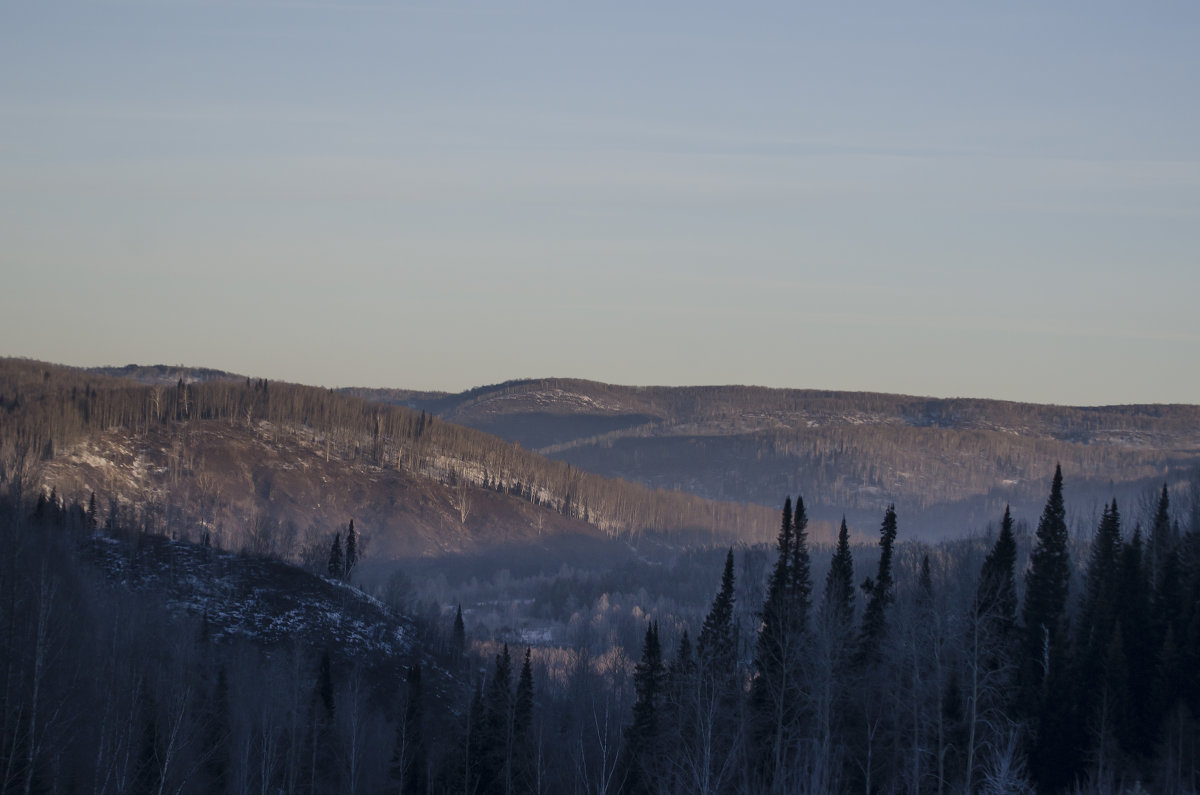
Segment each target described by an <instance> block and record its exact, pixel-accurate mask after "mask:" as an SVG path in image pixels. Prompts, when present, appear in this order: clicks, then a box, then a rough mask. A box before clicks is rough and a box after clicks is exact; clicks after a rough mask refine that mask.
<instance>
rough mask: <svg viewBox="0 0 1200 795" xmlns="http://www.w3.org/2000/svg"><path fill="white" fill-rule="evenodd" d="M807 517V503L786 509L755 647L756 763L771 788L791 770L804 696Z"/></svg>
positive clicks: (786, 504)
mask: <svg viewBox="0 0 1200 795" xmlns="http://www.w3.org/2000/svg"><path fill="white" fill-rule="evenodd" d="M807 526H808V516H807V514H806V513H805V510H804V501H803V500H802V499H800V498H797V500H796V511H795V514H794V517H793V514H792V510H791V500H790V499H787V500H785V501H784V505H783V522H782V526H781V528H780V531H779V539H778V542H777V549H778V554H779V557H778V559H777V561H776V563H775V569H774V571H773V572H772V575H771V579H770V582H769V583H768V586H767V595H766V599H765V600H764V602H763V607H762V611H761V612H760V613H759V618H760V620H761V622H762V623H761V625H760V627H759V631H758V639H757V642H756V645H755V655H754V668H755V678H754V681H753V684H752V687H751V692H750V708H751V721H752V725H751V729H752V731H753V742H754V754H755V759H754V761H755V763H756V764H757V765H758V767H759V768H760V770H759V774H760V775H761V776H762V778H763V781H764V783H766V784H767V785H768V786H772V787H774V786H775V782H778V781H780V780H781V779H782V777H783V776H784V775H785V771H787V770H790V769H791V765H790V760H789V759H787V758H785V757H787V756H788V755H789V752H790V751H791V750H792V749H793V748H794V744H793V741H794V739H795V735H796V732H797V730H798V726H797V724H798V722H799V715H800V711H801V700H802V693H801V689H800V684H801V677H800V673H801V672H800V668H801V665H802V663H803V655H804V646H805V643H806V640H807V637H806V635H807V630H808V609H809V599H810V598H811V591H812V584H811V579H810V575H809V559H808V548H807V532H806V529H807Z"/></svg>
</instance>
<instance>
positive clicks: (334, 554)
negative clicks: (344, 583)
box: [329, 533, 345, 579]
mask: <svg viewBox="0 0 1200 795" xmlns="http://www.w3.org/2000/svg"><path fill="white" fill-rule="evenodd" d="M344 572H345V562H344V559H343V558H342V534H341V533H334V535H333V544H332V545H331V546H330V547H329V576H330V577H336V578H338V579H341V577H342V574H343V573H344Z"/></svg>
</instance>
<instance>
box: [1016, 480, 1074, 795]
mask: <svg viewBox="0 0 1200 795" xmlns="http://www.w3.org/2000/svg"><path fill="white" fill-rule="evenodd" d="M1068 541H1069V538H1068V534H1067V522H1066V510H1065V508H1064V506H1063V485H1062V467H1056V468H1055V470H1054V479H1053V481H1052V482H1051V485H1050V497H1049V498H1048V499H1047V501H1046V507H1045V508H1044V509H1043V511H1042V517H1041V519H1040V520H1039V521H1038V529H1037V535H1036V540H1035V542H1034V548H1033V552H1032V553H1031V555H1030V565H1029V571H1028V573H1027V574H1026V575H1025V605H1024V608H1023V610H1022V619H1023V623H1024V637H1025V640H1024V648H1023V651H1022V667H1021V671H1022V688H1021V692H1022V700H1023V702H1024V707H1025V714H1026V715H1027V716H1028V717H1029V719H1030V720H1031V724H1032V726H1033V729H1034V730H1033V733H1032V735H1031V737H1032V741H1033V742H1032V745H1031V747H1030V753H1029V761H1030V772H1031V773H1032V775H1033V778H1034V781H1035V782H1036V783H1037V784H1038V786H1039V787H1040V788H1042V789H1049V790H1054V789H1058V788H1061V787H1064V786H1066V785H1068V784H1069V783H1070V782H1071V781H1072V780H1073V779H1074V777H1075V775H1076V774H1077V773H1078V765H1079V762H1080V760H1079V757H1078V742H1077V737H1076V735H1075V731H1076V730H1077V725H1076V724H1075V723H1073V721H1072V720H1071V715H1070V712H1071V707H1072V705H1071V698H1070V694H1071V692H1072V687H1071V677H1070V665H1069V660H1068V658H1067V644H1066V642H1065V641H1066V638H1065V637H1064V634H1065V624H1066V604H1067V592H1068V588H1069V585H1070V580H1071V562H1070V558H1069V551H1068V547H1067V544H1068Z"/></svg>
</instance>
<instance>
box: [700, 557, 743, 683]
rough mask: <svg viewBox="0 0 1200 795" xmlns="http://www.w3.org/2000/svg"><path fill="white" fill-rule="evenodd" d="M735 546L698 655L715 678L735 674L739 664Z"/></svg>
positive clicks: (726, 562)
mask: <svg viewBox="0 0 1200 795" xmlns="http://www.w3.org/2000/svg"><path fill="white" fill-rule="evenodd" d="M733 603H734V593H733V549H732V548H731V549H730V550H729V552H728V554H726V556H725V569H724V571H723V572H722V574H721V590H720V591H718V592H717V595H716V597H715V598H714V599H713V603H712V606H711V607H710V608H709V610H708V615H707V616H706V617H705V619H704V624H703V626H701V628H700V638H699V641H698V643H697V654H698V657H699V660H700V664H701V667H702V668H703V669H705V670H708V671H710V672H712V674H713V675H714V676H715V677H725V676H729V675H732V674H733V672H734V669H735V668H736V666H737V634H736V631H735V628H734V625H733Z"/></svg>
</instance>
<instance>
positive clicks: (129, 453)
mask: <svg viewBox="0 0 1200 795" xmlns="http://www.w3.org/2000/svg"><path fill="white" fill-rule="evenodd" d="M158 380H159V381H161V379H158ZM0 485H2V486H4V487H5V488H8V489H10V490H14V492H15V493H16V494H17V495H18V496H20V495H22V494H26V495H28V494H34V493H36V492H37V490H39V489H42V488H45V489H47V490H49V489H57V490H58V493H59V496H60V497H62V498H64V499H68V500H83V501H86V500H87V499H88V498H89V496H90V494H91V493H93V492H94V493H95V494H96V495H97V496H98V499H99V500H100V502H101V504H102V506H103V508H104V510H105V511H112V510H115V511H119V510H121V507H120V503H121V502H122V501H124V502H126V503H129V504H130V505H131V506H136V509H137V510H138V511H139V519H138V520H139V521H141V522H142V523H143V524H144V526H146V527H147V529H148V530H151V531H152V532H157V531H159V530H160V529H162V528H164V527H165V528H167V529H168V530H169V531H170V532H171V533H173V534H178V535H182V536H185V537H192V538H199V536H200V534H202V533H203V532H205V531H207V532H209V533H210V535H211V536H212V538H213V539H214V540H215V541H218V542H220V543H228V544H229V545H230V546H231V547H233V548H242V547H248V548H259V547H262V546H263V545H267V546H269V547H271V548H275V547H276V546H280V547H285V548H287V550H288V554H289V555H290V556H291V558H292V559H296V557H297V556H300V555H302V554H304V552H305V548H306V545H307V547H309V548H311V547H312V545H313V544H315V543H317V541H318V540H322V543H323V539H325V537H326V535H327V534H328V533H329V532H330V530H331V528H333V527H337V526H341V525H344V524H345V522H346V521H348V520H349V519H350V518H353V517H355V516H359V517H360V526H361V528H362V531H363V532H364V533H365V534H366V535H367V536H369V537H370V538H371V540H372V542H373V543H376V544H377V547H376V549H377V551H378V552H380V553H383V554H388V555H412V554H429V553H433V552H442V551H447V550H462V549H467V548H471V547H475V546H479V545H487V544H489V543H501V542H506V541H510V540H513V539H536V538H537V537H539V536H541V535H543V534H546V535H554V534H561V533H577V534H582V535H589V534H598V535H602V536H605V537H618V536H620V537H626V538H628V537H636V536H638V535H640V534H642V533H645V532H652V533H665V534H677V535H679V536H680V537H681V538H684V537H696V536H702V537H704V538H707V539H710V540H711V539H713V538H718V537H725V538H733V537H737V538H744V539H748V540H756V539H762V538H765V537H767V535H769V533H770V529H769V528H770V526H771V525H772V524H773V519H772V517H771V511H769V510H767V509H765V508H760V507H757V506H742V505H735V504H729V503H714V502H710V501H707V500H704V499H701V498H698V497H695V496H692V495H689V494H685V493H678V492H669V491H663V490H653V489H648V488H645V487H643V486H638V485H633V484H628V483H624V482H621V481H617V480H613V479H610V478H604V477H599V476H596V475H593V474H590V473H587V472H583V471H581V470H579V469H578V468H576V467H573V466H571V465H569V464H566V463H562V462H553V461H548V460H547V459H545V458H544V457H542V456H540V455H538V454H536V453H533V452H530V451H527V450H524V449H522V448H521V447H520V446H518V445H515V444H512V443H509V442H505V441H503V440H500V439H498V438H497V437H494V436H491V435H489V434H486V433H483V432H480V431H477V430H473V429H470V428H465V427H462V426H458V425H454V424H452V423H448V422H443V421H441V420H439V419H436V418H435V417H433V416H432V415H429V414H428V413H425V412H422V411H416V410H411V409H407V408H403V407H389V406H382V405H379V404H377V403H371V402H368V401H365V400H363V399H360V398H355V397H350V396H347V395H342V394H339V393H336V392H333V391H330V390H325V389H319V388H314V387H305V386H299V385H292V384H278V383H268V382H267V381H263V380H252V379H249V378H241V377H219V376H214V377H210V378H208V380H204V381H199V382H192V381H189V380H185V379H183V378H182V377H181V378H180V379H179V380H177V381H175V382H174V383H169V384H165V385H164V384H162V383H161V382H159V383H152V384H144V383H140V382H134V381H131V380H127V379H121V378H114V377H110V376H105V375H101V374H96V373H92V372H86V371H81V370H75V369H71V368H65V367H58V366H55V365H49V364H42V363H38V362H30V361H24V360H13V359H7V360H3V361H0Z"/></svg>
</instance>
